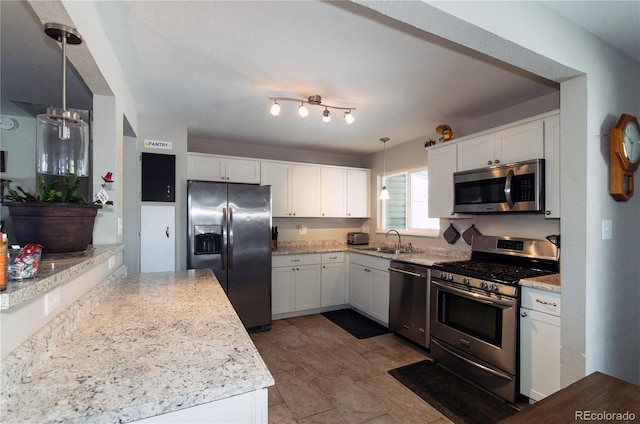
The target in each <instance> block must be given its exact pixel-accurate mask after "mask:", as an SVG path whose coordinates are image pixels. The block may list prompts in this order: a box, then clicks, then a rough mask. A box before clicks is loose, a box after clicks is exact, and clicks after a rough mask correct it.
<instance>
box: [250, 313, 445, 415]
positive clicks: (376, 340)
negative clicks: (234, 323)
mask: <svg viewBox="0 0 640 424" xmlns="http://www.w3.org/2000/svg"><path fill="white" fill-rule="evenodd" d="M251 338H252V339H253V341H254V343H255V345H256V347H257V348H258V350H259V351H260V354H261V355H262V357H263V358H264V361H265V363H266V364H267V366H268V367H269V370H270V371H271V374H272V375H273V377H274V379H275V381H276V384H275V386H273V387H270V388H269V423H274V424H275V423H277V424H286V423H300V424H303V423H376V424H383V423H421V424H425V423H437V424H444V423H451V421H450V420H449V419H447V418H446V417H445V416H444V415H442V414H441V413H440V412H438V411H437V410H436V409H435V408H433V407H431V406H430V405H429V404H428V403H426V402H425V401H423V400H422V399H420V398H419V397H418V396H416V395H415V394H414V393H413V392H411V391H410V390H409V389H407V388H406V387H404V386H403V385H402V384H400V383H399V382H398V381H397V380H395V379H394V378H393V377H391V376H390V375H389V374H388V373H387V371H388V370H390V369H393V368H397V367H401V366H403V365H408V364H411V363H414V362H418V361H421V360H423V359H425V358H427V354H426V352H424V351H422V350H420V349H419V348H417V347H415V346H413V345H411V344H409V343H407V342H405V341H403V340H402V339H400V338H398V337H396V336H394V335H393V334H391V333H389V334H385V335H382V336H378V337H371V338H368V339H363V340H358V339H356V338H355V337H353V336H351V335H350V334H349V333H348V332H346V331H344V330H342V329H341V328H340V327H338V326H337V325H335V324H333V323H332V322H331V321H329V320H327V319H326V318H324V317H323V316H322V315H308V316H304V317H296V318H289V319H283V320H278V321H274V322H273V324H272V327H271V330H270V331H267V332H261V333H252V334H251Z"/></svg>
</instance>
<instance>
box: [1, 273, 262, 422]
mask: <svg viewBox="0 0 640 424" xmlns="http://www.w3.org/2000/svg"><path fill="white" fill-rule="evenodd" d="M114 284H115V285H116V287H115V288H114V289H113V291H112V292H111V293H110V295H109V296H108V297H106V298H105V299H104V300H103V301H102V302H101V303H99V304H98V305H97V306H96V307H95V309H94V310H92V312H91V314H90V315H89V316H88V317H87V318H86V319H84V320H83V322H82V323H80V324H79V325H78V327H77V328H76V329H75V330H74V331H73V332H72V333H71V334H70V335H69V336H68V337H67V338H66V339H64V340H63V341H62V342H61V343H60V344H59V345H58V346H57V347H56V348H55V349H54V350H53V351H52V352H51V354H50V355H49V357H48V358H47V359H46V360H45V361H44V363H43V364H41V365H39V366H37V367H36V368H35V369H34V371H33V373H32V374H31V375H30V376H27V377H26V378H25V379H23V381H22V382H21V383H19V384H17V385H16V387H15V389H14V390H12V391H9V392H8V393H4V390H6V387H5V388H4V389H3V394H2V395H3V396H2V422H3V423H23V422H38V423H45V422H61V421H64V422H67V421H74V422H92V423H100V422H104V423H112V422H128V421H133V420H137V419H142V418H146V417H153V416H156V415H160V414H164V413H168V412H172V411H176V410H179V409H183V408H188V407H193V406H197V405H201V404H205V403H208V402H212V401H216V400H220V399H223V398H227V397H230V396H234V395H238V394H242V393H247V392H251V391H254V390H257V389H261V388H265V387H268V386H271V385H273V384H274V380H273V377H272V376H271V374H270V373H269V370H268V369H267V367H266V365H265V363H264V361H263V360H262V358H261V357H260V355H259V354H258V351H257V349H256V348H255V346H254V344H253V342H252V341H251V339H250V337H249V335H248V334H247V332H246V330H245V329H244V326H243V325H242V323H241V321H240V319H239V318H238V316H237V315H236V313H235V311H234V310H233V307H232V306H231V304H230V303H229V300H228V299H227V296H226V295H225V293H224V291H223V290H222V288H221V286H220V284H219V283H218V281H217V280H216V279H215V277H214V275H213V273H212V272H211V271H210V270H197V271H193V270H191V271H179V272H175V273H174V272H166V273H150V274H140V275H134V276H129V277H126V278H125V279H123V280H122V281H121V282H118V283H114ZM3 372H4V371H3Z"/></svg>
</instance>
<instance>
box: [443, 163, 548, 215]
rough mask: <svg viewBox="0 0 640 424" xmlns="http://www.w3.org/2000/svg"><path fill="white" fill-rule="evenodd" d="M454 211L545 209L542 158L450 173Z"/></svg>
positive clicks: (530, 210) (499, 211) (531, 211)
mask: <svg viewBox="0 0 640 424" xmlns="http://www.w3.org/2000/svg"><path fill="white" fill-rule="evenodd" d="M453 191H454V205H453V211H454V212H456V213H504V212H529V213H542V212H543V211H544V159H535V160H530V161H525V162H514V163H509V164H504V165H496V166H489V167H487V168H480V169H473V170H470V171H462V172H456V173H454V174H453Z"/></svg>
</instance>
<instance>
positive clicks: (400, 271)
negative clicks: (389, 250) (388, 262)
mask: <svg viewBox="0 0 640 424" xmlns="http://www.w3.org/2000/svg"><path fill="white" fill-rule="evenodd" d="M387 271H391V272H399V273H400V274H406V275H411V276H412V277H417V278H427V277H426V276H423V274H419V273H417V272H411V271H405V270H404V269H398V268H393V267H389V268H387Z"/></svg>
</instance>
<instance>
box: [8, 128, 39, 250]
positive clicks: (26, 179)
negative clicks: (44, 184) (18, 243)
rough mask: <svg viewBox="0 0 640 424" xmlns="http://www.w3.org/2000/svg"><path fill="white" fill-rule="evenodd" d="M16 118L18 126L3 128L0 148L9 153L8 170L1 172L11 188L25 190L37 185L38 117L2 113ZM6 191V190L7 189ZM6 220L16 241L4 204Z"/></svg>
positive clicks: (11, 236)
mask: <svg viewBox="0 0 640 424" xmlns="http://www.w3.org/2000/svg"><path fill="white" fill-rule="evenodd" d="M2 116H3V117H7V118H12V119H15V120H16V121H17V122H18V127H17V128H16V129H13V130H11V131H9V130H1V131H2V133H1V134H0V150H4V151H6V152H7V153H6V154H7V157H6V160H7V162H6V165H7V172H3V173H0V177H1V178H2V179H3V180H9V181H11V188H12V189H15V188H16V187H18V186H20V187H22V188H23V189H25V190H29V189H35V187H36V178H35V177H36V143H35V140H36V119H35V118H33V117H32V116H16V115H2ZM5 192H6V190H5ZM0 219H2V220H3V221H4V222H5V228H4V230H3V231H4V232H5V233H7V234H8V236H9V241H10V242H14V240H13V234H11V231H13V226H12V225H10V224H11V216H10V215H9V208H7V207H6V206H2V213H1V217H0Z"/></svg>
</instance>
